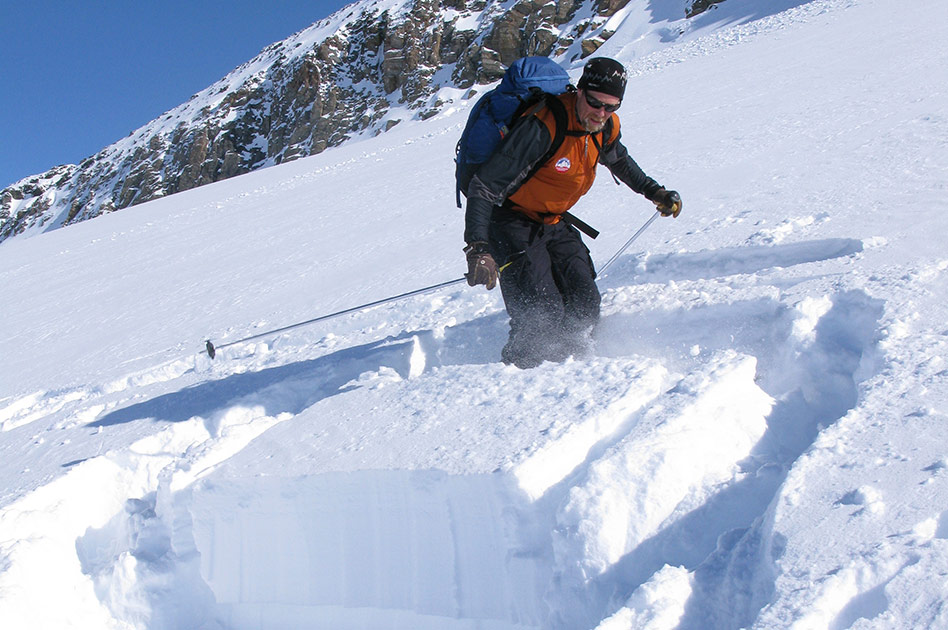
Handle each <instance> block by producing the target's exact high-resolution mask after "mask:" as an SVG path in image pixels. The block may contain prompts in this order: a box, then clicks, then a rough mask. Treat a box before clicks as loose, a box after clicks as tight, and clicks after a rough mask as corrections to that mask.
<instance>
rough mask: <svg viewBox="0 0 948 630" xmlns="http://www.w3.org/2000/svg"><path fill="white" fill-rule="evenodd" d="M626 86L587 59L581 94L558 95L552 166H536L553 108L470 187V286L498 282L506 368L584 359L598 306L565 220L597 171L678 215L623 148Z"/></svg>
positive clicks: (589, 268) (603, 63)
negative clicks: (506, 320) (561, 110)
mask: <svg viewBox="0 0 948 630" xmlns="http://www.w3.org/2000/svg"><path fill="white" fill-rule="evenodd" d="M626 81H627V75H626V72H625V68H624V67H623V66H622V64H620V63H619V62H618V61H615V60H613V59H607V58H604V57H598V58H594V59H591V60H590V61H589V62H588V63H587V64H586V66H585V68H584V70H583V75H582V77H581V78H580V80H579V83H578V89H577V90H576V91H569V92H567V93H565V94H562V95H561V96H558V97H555V98H556V99H558V100H559V101H560V102H561V103H562V104H563V106H565V110H566V112H567V116H566V117H565V118H566V119H568V129H567V130H566V133H565V137H564V139H563V142H562V145H560V147H559V149H557V150H556V152H555V153H554V154H553V156H552V158H550V159H548V160H546V161H544V162H543V163H542V164H538V162H540V160H541V159H542V158H543V156H544V155H545V154H546V153H547V151H548V149H549V148H550V147H551V146H553V138H554V135H555V134H556V132H557V129H556V121H555V118H556V117H555V116H554V113H553V112H552V111H551V110H552V107H549V106H547V107H543V108H540V109H539V110H538V111H534V112H533V113H532V114H528V116H527V118H526V119H525V120H522V121H520V122H519V123H518V124H517V125H516V126H514V128H513V131H512V132H511V133H510V135H509V136H508V137H507V138H506V140H505V141H504V143H503V144H502V145H501V147H500V148H499V149H498V150H497V152H496V153H494V154H493V155H492V156H491V158H490V159H489V160H488V161H487V162H485V163H484V164H483V165H482V166H481V167H480V168H479V169H478V170H477V172H476V173H475V175H474V176H473V178H472V179H471V182H470V184H469V187H468V191H467V208H466V213H465V230H464V240H465V242H466V243H467V246H466V247H465V248H464V252H465V254H466V255H467V263H468V274H467V279H468V283H469V284H470V285H471V286H475V285H478V284H483V285H486V287H487V288H488V289H492V288H494V286H495V285H496V283H497V279H498V275H499V276H500V288H501V293H502V294H503V298H504V304H505V306H506V308H507V314H508V315H509V316H510V336H509V339H508V341H507V344H506V345H505V346H504V349H503V352H502V359H503V361H504V363H507V364H513V365H516V366H517V367H519V368H531V367H535V366H537V365H539V364H540V363H542V362H543V361H563V360H565V359H566V358H567V357H569V356H572V355H581V354H583V353H584V352H586V351H587V346H588V343H589V333H590V332H591V330H592V328H593V326H595V324H596V323H597V322H598V320H599V305H600V299H601V298H600V293H599V288H598V287H597V286H596V280H595V279H596V272H595V269H594V268H593V263H592V259H591V258H590V256H589V250H588V249H587V248H586V246H585V244H584V243H583V241H582V237H581V236H580V234H579V232H578V231H577V229H576V228H575V227H573V225H572V223H573V222H574V221H570V220H569V219H570V215H566V216H565V219H566V220H564V213H566V212H567V211H568V210H569V209H570V208H571V207H573V205H574V204H575V203H576V202H577V201H579V199H580V197H582V196H583V195H584V194H586V192H587V191H588V190H589V188H590V187H591V186H592V183H593V180H594V179H595V176H596V165H597V163H600V162H601V163H602V164H604V165H605V166H606V167H607V168H608V169H609V170H610V171H611V172H612V174H613V175H614V176H615V177H616V178H618V179H619V180H622V181H623V182H624V183H625V184H626V185H628V186H629V187H630V188H631V189H632V190H633V191H635V192H637V193H639V194H641V195H643V196H645V197H646V198H647V199H649V200H650V201H652V202H654V203H655V204H656V206H657V208H658V210H659V212H661V213H662V215H663V216H671V217H677V216H678V214H679V212H681V198H680V197H679V195H678V193H677V192H675V191H671V190H665V188H664V187H662V186H661V185H660V184H659V183H658V182H656V181H655V180H654V179H652V178H651V177H648V176H647V175H646V174H645V173H644V172H643V171H642V169H641V168H639V166H638V164H636V163H635V161H634V160H633V159H632V158H631V157H630V156H629V153H628V151H627V150H626V148H625V146H624V145H623V144H622V143H621V142H620V141H619V118H618V116H617V115H616V114H615V113H614V112H615V111H616V110H617V109H618V108H619V105H620V104H621V103H622V97H623V95H624V93H625V86H626ZM560 133H562V130H560Z"/></svg>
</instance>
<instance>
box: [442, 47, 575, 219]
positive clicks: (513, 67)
mask: <svg viewBox="0 0 948 630" xmlns="http://www.w3.org/2000/svg"><path fill="white" fill-rule="evenodd" d="M569 89H572V86H571V85H570V82H569V75H568V74H566V71H565V70H564V69H563V68H561V67H560V66H559V65H557V64H556V62H554V61H553V60H552V59H549V58H548V57H524V58H522V59H518V60H517V61H515V62H513V63H512V64H510V67H509V68H508V69H507V72H506V73H505V74H504V78H503V79H502V80H501V82H500V85H499V86H497V87H496V88H494V89H493V90H491V91H490V92H488V93H487V94H485V95H484V96H482V97H481V98H480V100H478V101H477V103H476V104H475V105H474V109H472V110H471V114H470V115H469V116H468V119H467V124H466V125H465V126H464V132H463V133H462V134H461V139H460V140H458V145H457V149H456V154H457V156H456V158H455V163H456V165H457V166H456V169H455V179H456V180H457V202H458V208H460V207H461V193H464V195H465V196H467V187H468V184H470V182H471V178H472V177H473V176H474V173H475V172H476V171H477V168H478V167H479V166H480V165H481V164H483V163H484V162H486V161H487V160H488V159H489V158H490V156H491V155H493V154H494V151H496V150H497V147H498V146H500V143H501V141H502V140H503V139H504V138H505V137H506V136H507V134H508V133H509V132H510V130H511V129H512V128H513V126H514V125H515V124H516V123H517V122H518V121H519V120H521V119H522V117H523V114H524V113H525V112H526V111H527V110H528V109H530V108H531V107H533V106H534V105H537V106H538V109H539V106H540V104H541V103H545V104H549V105H553V103H554V102H555V103H556V105H559V101H557V100H556V99H552V98H547V96H548V95H558V94H562V93H564V92H566V91H567V90H569ZM561 109H562V107H561ZM564 116H565V114H564ZM558 128H559V125H558ZM558 135H559V134H558ZM558 139H559V143H558V144H557V143H556V142H554V144H557V146H556V147H553V151H554V152H555V150H556V149H557V148H559V147H558V145H559V144H562V142H563V139H562V137H560V138H558ZM551 155H552V153H551ZM543 161H545V160H541V163H542V162H543Z"/></svg>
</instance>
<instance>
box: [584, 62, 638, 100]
mask: <svg viewBox="0 0 948 630" xmlns="http://www.w3.org/2000/svg"><path fill="white" fill-rule="evenodd" d="M627 80H628V75H626V72H625V66H623V65H622V64H621V63H619V62H618V61H616V60H615V59H609V58H607V57H596V58H594V59H590V60H589V61H588V62H586V67H585V68H583V76H581V77H580V78H579V84H578V87H579V89H581V90H592V91H593V92H602V93H603V94H609V95H610V96H615V97H617V98H619V99H621V98H622V96H623V95H624V94H625V83H626V81H627Z"/></svg>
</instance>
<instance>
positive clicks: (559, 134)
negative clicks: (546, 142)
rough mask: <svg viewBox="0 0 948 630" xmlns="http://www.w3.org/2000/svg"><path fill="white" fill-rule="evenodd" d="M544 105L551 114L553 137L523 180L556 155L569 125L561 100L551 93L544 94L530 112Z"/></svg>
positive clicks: (537, 110) (531, 175) (538, 109)
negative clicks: (547, 147) (548, 146)
mask: <svg viewBox="0 0 948 630" xmlns="http://www.w3.org/2000/svg"><path fill="white" fill-rule="evenodd" d="M544 107H547V108H549V110H550V113H551V114H552V115H553V138H552V141H551V142H550V148H549V149H547V151H546V153H544V154H543V156H542V157H541V158H540V159H539V160H537V162H536V164H534V165H533V168H532V169H530V173H529V174H527V176H526V177H525V178H524V180H523V181H527V180H528V179H530V178H531V177H533V176H534V175H536V174H537V171H539V170H540V169H541V168H542V167H543V165H544V164H546V163H547V162H549V161H550V159H551V158H552V157H553V156H554V155H556V152H557V151H559V150H560V147H561V146H563V140H565V139H566V134H567V128H568V127H569V118H568V117H567V116H568V115H567V113H566V106H565V105H563V102H562V101H561V100H560V99H558V98H557V97H556V96H554V95H552V94H546V95H545V97H544V99H543V100H542V101H540V104H539V105H538V106H537V107H536V108H535V109H536V111H533V110H531V112H532V113H536V112H539V111H540V110H541V109H543V108H544Z"/></svg>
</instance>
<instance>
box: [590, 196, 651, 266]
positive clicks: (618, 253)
mask: <svg viewBox="0 0 948 630" xmlns="http://www.w3.org/2000/svg"><path fill="white" fill-rule="evenodd" d="M661 214H662V213H661V212H659V211H658V210H656V211H655V214H653V215H652V216H651V217H649V219H648V221H646V222H645V225H643V226H642V227H640V228H639V230H638V232H636V233H635V234H633V235H632V238H630V239H629V240H627V241H626V242H625V245H623V246H622V247H620V248H619V251H617V252H616V253H615V254H613V256H612V258H610V259H609V260H608V261H607V262H606V264H605V265H603V266H602V269H600V270H599V273H598V274H596V277H597V278H602V274H604V273H605V272H606V269H608V268H609V266H610V265H611V264H612V263H614V262H615V261H616V258H618V257H619V256H621V255H622V252H624V251H625V250H627V249H628V248H629V245H631V244H632V243H633V241H635V239H637V238H638V237H639V236H640V235H641V234H642V232H644V231H645V228H647V227H648V226H650V225H652V221H654V220H655V219H657V218H658V217H659V216H660V215H661Z"/></svg>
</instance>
